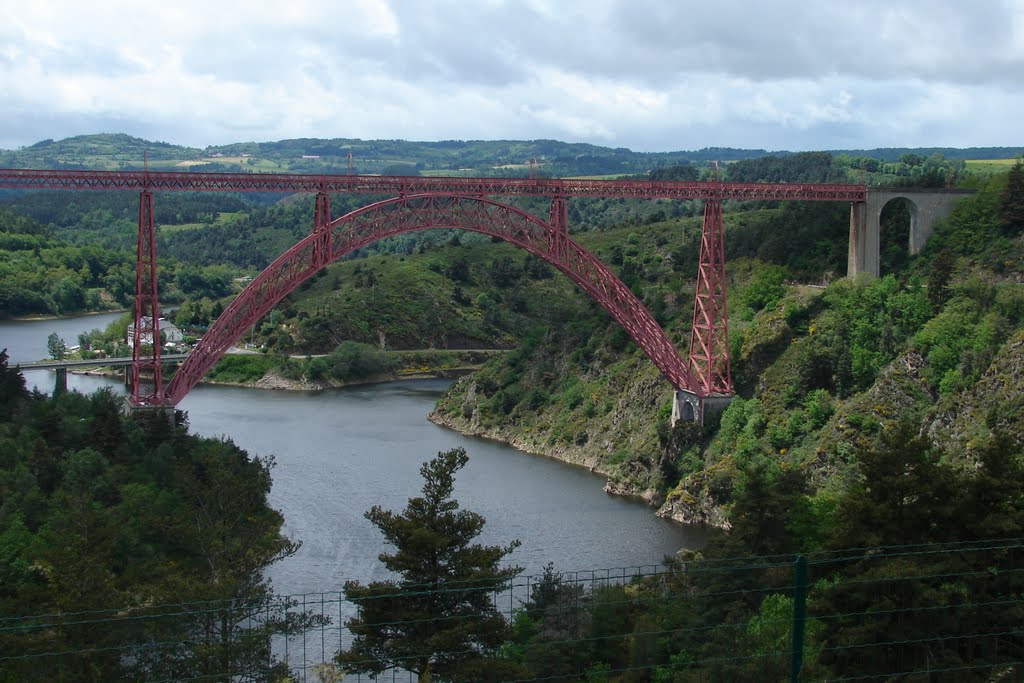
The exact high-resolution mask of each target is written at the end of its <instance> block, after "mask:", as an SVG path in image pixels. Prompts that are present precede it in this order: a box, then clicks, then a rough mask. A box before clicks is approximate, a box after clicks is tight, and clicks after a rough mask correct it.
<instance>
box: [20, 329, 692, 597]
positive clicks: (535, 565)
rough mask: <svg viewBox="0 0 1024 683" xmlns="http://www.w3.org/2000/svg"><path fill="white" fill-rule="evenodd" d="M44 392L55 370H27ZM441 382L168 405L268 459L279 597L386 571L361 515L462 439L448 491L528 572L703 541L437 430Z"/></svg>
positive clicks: (71, 381) (240, 391)
mask: <svg viewBox="0 0 1024 683" xmlns="http://www.w3.org/2000/svg"><path fill="white" fill-rule="evenodd" d="M116 317H117V314H103V315H98V316H83V317H79V318H68V319H62V320H43V321H29V322H23V321H17V322H11V321H4V322H0V348H3V347H7V348H8V353H9V355H10V357H11V362H12V364H14V363H17V362H19V361H21V362H28V361H31V360H39V359H41V358H44V357H46V355H47V353H46V337H47V335H49V334H50V333H51V332H57V333H58V334H59V335H60V336H61V337H63V338H64V339H65V340H66V341H67V343H68V344H69V345H71V344H73V343H76V340H77V335H78V334H79V333H80V332H84V331H87V330H90V329H93V328H96V327H101V328H102V327H104V326H106V325H107V324H108V323H109V322H110V321H111V320H113V319H114V318H116ZM25 376H26V380H27V382H28V384H29V385H30V386H38V387H39V389H40V390H43V391H47V392H49V391H50V390H51V389H52V386H53V377H54V375H53V372H52V371H45V370H33V371H28V372H26V373H25ZM68 386H69V389H73V390H77V391H81V392H85V393H89V392H92V391H94V390H96V389H98V388H100V387H103V386H111V387H113V388H114V389H115V390H116V391H118V392H122V393H123V392H124V387H123V385H122V383H121V382H119V381H117V380H113V379H108V378H102V377H90V376H82V375H69V376H68ZM447 386H448V380H412V381H402V382H394V383H388V384H376V385H364V386H357V387H348V388H343V389H334V390H328V391H323V392H282V391H268V390H260V389H247V388H237V387H224V386H215V385H201V386H199V387H196V388H195V389H194V390H193V391H192V392H191V393H190V394H189V395H188V396H187V397H186V398H185V399H184V400H183V401H182V403H181V404H180V405H179V406H178V407H179V408H180V409H182V410H185V411H187V412H188V414H189V420H190V424H191V431H192V432H193V433H197V434H203V435H206V436H223V437H227V438H230V439H231V440H232V441H234V442H235V443H236V444H238V445H239V446H241V447H242V448H244V449H246V450H247V451H249V452H250V453H252V454H255V455H261V456H271V455H272V456H273V457H274V459H275V462H276V465H275V468H274V470H273V478H274V483H273V488H272V490H271V494H270V502H271V504H272V505H273V506H274V507H275V508H277V509H279V510H281V512H282V513H283V514H284V518H285V533H286V534H287V535H288V536H289V537H291V538H293V539H295V540H299V541H301V542H302V547H301V548H300V550H299V551H298V552H297V553H296V554H295V555H294V556H292V557H290V558H287V559H285V560H283V561H282V562H279V563H278V564H276V565H275V566H273V567H272V568H271V569H270V571H269V576H270V578H271V580H272V581H273V584H274V587H275V589H276V590H277V592H278V593H279V594H286V595H287V594H298V593H309V592H318V591H332V590H338V589H339V588H340V587H341V585H342V584H343V583H344V581H345V580H347V579H356V580H359V581H368V580H373V579H377V578H382V577H383V576H384V570H383V568H382V567H381V565H380V563H379V562H378V561H377V555H378V554H379V553H380V552H382V551H383V550H384V549H385V546H384V544H383V539H382V537H381V535H380V533H379V532H378V531H377V530H376V529H375V528H374V527H373V526H372V525H371V524H370V523H369V521H367V520H366V519H365V518H364V517H363V514H364V512H365V511H366V510H368V509H369V508H370V507H371V506H373V505H380V506H382V507H384V508H385V509H394V510H399V509H401V508H402V507H404V505H405V502H406V500H407V499H408V498H409V497H410V496H414V495H417V494H418V493H419V491H420V486H421V483H422V480H421V478H420V475H419V466H420V465H421V464H422V463H423V462H424V461H426V460H428V459H429V458H430V457H432V456H433V455H434V454H435V453H437V452H438V451H442V450H447V449H450V448H454V447H457V446H461V447H463V448H465V449H466V451H467V452H468V453H469V456H470V458H469V464H468V465H467V466H466V468H465V469H464V470H463V471H461V472H460V473H459V475H458V478H457V484H456V494H455V495H456V498H457V499H458V500H459V502H460V503H461V504H462V506H463V507H464V508H467V509H470V510H474V511H476V512H479V513H481V514H482V515H484V517H485V518H486V519H487V524H486V526H485V527H484V533H483V535H482V539H481V540H483V541H484V542H487V543H494V544H505V543H508V542H509V541H511V540H513V539H518V540H520V541H521V542H522V545H521V547H519V548H518V549H517V550H516V551H515V552H514V553H513V554H512V555H511V556H509V558H508V560H509V561H510V562H513V563H515V564H518V565H520V566H522V567H523V568H524V569H525V572H526V573H527V574H539V573H540V572H541V571H542V569H543V567H544V565H545V564H547V563H548V562H552V563H554V566H555V567H556V568H557V569H558V570H561V571H577V570H580V571H586V570H591V569H603V568H613V567H630V566H635V565H646V564H657V563H659V562H660V561H661V560H662V558H663V557H664V556H665V555H666V554H669V553H673V552H674V551H676V550H678V549H679V548H682V547H697V546H699V545H702V544H703V542H704V541H705V539H706V538H707V535H708V532H706V531H704V530H701V529H697V528H693V527H686V526H682V525H679V524H676V523H673V522H670V521H667V520H663V519H659V518H657V517H655V516H654V514H653V511H652V510H651V509H650V508H649V507H647V506H646V505H644V504H643V503H640V502H637V501H633V500H627V499H624V498H620V497H616V496H611V495H608V494H606V493H604V491H603V490H602V486H603V484H604V481H603V479H602V477H600V476H598V475H595V474H593V473H591V472H589V471H587V470H584V469H581V468H578V467H574V466H570V465H567V464H564V463H561V462H559V461H556V460H553V459H550V458H545V457H541V456H534V455H528V454H525V453H522V452H520V451H517V450H515V449H513V448H510V447H508V446H505V445H504V444H500V443H495V442H492V441H487V440H483V439H477V438H473V437H466V436H463V435H461V434H458V433H456V432H452V431H449V430H446V429H443V428H441V427H438V426H436V425H434V424H432V423H430V422H428V421H427V419H426V416H427V414H428V413H429V412H430V410H431V408H432V407H433V405H434V403H435V402H436V401H437V399H438V398H439V397H440V396H441V394H442V393H443V391H444V390H445V388H446V387H447Z"/></svg>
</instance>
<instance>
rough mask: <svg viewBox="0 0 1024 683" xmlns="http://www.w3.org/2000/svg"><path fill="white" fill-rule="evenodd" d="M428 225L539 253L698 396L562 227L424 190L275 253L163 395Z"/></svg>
mask: <svg viewBox="0 0 1024 683" xmlns="http://www.w3.org/2000/svg"><path fill="white" fill-rule="evenodd" d="M562 225H563V226H564V222H562ZM430 228H461V229H463V230H470V231H473V232H480V233H483V234H486V235H491V236H493V237H498V238H501V239H503V240H505V241H506V242H510V243H512V244H514V245H516V246H518V247H521V248H523V249H526V250H527V251H529V252H531V253H533V254H535V255H537V256H539V257H540V258H543V259H544V260H545V261H547V262H548V263H550V264H551V265H553V266H554V267H555V268H557V269H558V270H560V271H561V272H562V273H564V274H565V275H566V276H567V277H569V279H570V280H572V281H573V282H575V283H576V284H577V285H578V286H579V287H580V288H581V289H582V290H583V291H584V292H585V293H587V294H588V295H589V296H591V297H592V298H593V299H594V300H595V301H597V302H598V303H599V304H600V305H601V306H602V307H603V308H604V309H605V310H606V311H607V312H608V313H609V314H610V315H611V316H612V318H613V319H614V320H615V321H616V322H617V323H619V325H621V326H622V327H623V329H625V331H626V332H627V333H628V334H629V336H630V337H631V338H632V339H633V340H634V341H635V342H636V344H637V346H639V347H640V348H641V349H642V350H643V352H644V353H645V354H646V355H647V357H648V358H650V359H651V361H652V362H653V363H654V364H655V365H656V366H657V367H658V369H659V370H661V372H662V374H664V375H665V377H666V378H667V379H668V380H669V382H671V383H672V385H673V386H674V387H675V388H676V389H686V390H689V391H691V392H698V394H699V395H703V390H702V389H701V385H700V384H699V383H698V382H697V381H696V380H695V379H694V377H693V375H692V374H691V373H690V370H689V367H688V363H687V361H686V360H685V359H684V358H682V357H681V356H680V355H679V352H678V350H677V349H676V348H675V345H674V344H672V342H671V341H670V340H669V338H668V335H666V334H665V331H664V330H662V329H661V326H660V325H658V323H657V322H656V321H655V320H654V318H653V316H651V314H650V312H648V311H647V309H646V308H645V307H644V305H643V304H642V303H641V302H640V300H639V299H637V297H636V295H634V294H633V293H632V292H631V291H630V290H629V288H628V287H626V285H625V284H623V283H622V281H621V280H619V278H617V277H616V276H615V275H614V274H613V273H612V272H611V271H610V270H609V269H608V267H607V266H605V265H604V264H603V263H602V262H601V261H600V260H599V259H598V258H597V257H596V256H594V255H593V254H591V253H590V252H589V251H587V250H586V249H584V248H583V247H582V246H580V245H579V244H577V243H576V242H575V241H574V240H572V239H571V238H570V237H569V234H568V232H567V231H566V230H565V229H564V228H563V229H561V230H560V229H558V228H556V227H554V226H552V225H551V224H548V223H545V222H544V221H541V220H539V219H538V218H535V217H534V216H531V215H529V214H527V213H526V212H524V211H521V210H519V209H516V208H515V207H512V206H508V205H507V204H501V203H499V202H495V201H492V200H490V199H486V198H483V197H469V196H462V195H434V194H423V195H410V196H404V197H396V198H394V199H387V200H384V201H380V202H376V203H374V204H370V205H368V206H365V207H363V208H361V209H357V210H355V211H352V212H350V213H348V214H346V215H344V216H342V217H341V218H338V219H336V220H334V221H331V222H330V223H328V224H326V225H323V226H322V227H320V228H318V229H317V230H316V231H315V232H314V233H313V234H311V235H309V236H307V237H306V238H304V239H302V240H301V241H299V242H298V243H296V244H295V245H294V246H292V247H291V248H290V249H288V251H286V252H285V253H283V254H282V255H281V256H279V257H278V258H277V259H275V260H274V262H273V263H271V264H270V265H269V266H267V267H266V268H265V269H264V270H263V272H261V273H260V274H259V275H258V276H257V277H256V278H255V279H254V280H253V281H252V282H251V283H249V285H248V286H247V287H246V288H245V289H243V290H242V292H241V293H239V295H238V296H237V297H235V299H234V301H232V302H231V304H229V305H228V307H227V308H226V309H225V310H224V312H223V313H222V314H221V316H220V317H219V318H218V319H217V320H216V321H215V322H214V324H213V325H211V326H210V329H209V330H208V331H207V333H206V334H205V335H203V339H202V341H200V343H199V344H198V345H197V346H196V348H195V349H194V350H193V351H192V353H190V354H189V357H188V359H187V360H186V361H185V363H183V364H182V366H181V367H180V368H179V369H178V372H177V373H175V375H174V377H173V378H172V380H171V381H170V383H169V384H168V385H167V389H166V392H165V396H166V399H167V401H168V402H169V403H170V404H172V405H176V404H177V403H178V402H179V401H181V399H182V398H184V396H185V395H186V394H187V393H188V391H189V390H190V389H191V388H192V387H193V386H195V385H196V384H197V383H198V382H199V380H200V379H202V376H203V375H204V374H206V371H207V370H209V369H210V368H211V367H212V366H213V365H214V363H216V362H217V360H218V359H220V357H221V356H222V355H224V353H225V352H226V351H227V350H228V348H230V346H231V345H232V344H234V343H235V342H236V341H237V340H238V339H239V338H241V336H242V335H243V334H244V333H245V332H246V330H248V329H249V327H251V326H252V325H253V324H254V323H255V322H256V321H258V320H259V319H260V318H262V317H263V315H265V314H266V313H267V312H268V311H269V310H270V309H271V308H273V307H274V306H275V305H276V304H277V303H278V302H279V301H280V300H281V299H283V298H284V297H285V296H287V295H288V294H289V293H290V292H291V291H292V290H294V289H295V288H296V287H298V286H299V285H300V284H301V283H302V282H304V281H305V280H307V279H308V278H309V277H311V276H312V275H313V274H314V273H316V272H317V271H319V270H320V269H321V268H323V267H324V266H326V265H328V264H329V263H331V262H333V261H335V260H337V259H339V258H341V257H343V256H345V255H346V254H349V253H351V252H353V251H355V250H356V249H359V248H361V247H364V246H366V245H368V244H370V243H372V242H376V241H377V240H380V239H383V238H385V237H390V236H392V235H398V234H401V233H405V232H412V231H416V230H426V229H430Z"/></svg>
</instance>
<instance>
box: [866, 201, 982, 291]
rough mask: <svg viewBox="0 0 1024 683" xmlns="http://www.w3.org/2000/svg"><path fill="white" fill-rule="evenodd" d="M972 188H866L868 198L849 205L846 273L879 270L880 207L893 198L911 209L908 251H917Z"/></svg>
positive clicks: (876, 273)
mask: <svg viewBox="0 0 1024 683" xmlns="http://www.w3.org/2000/svg"><path fill="white" fill-rule="evenodd" d="M973 193H974V192H973V190H934V189H920V188H913V187H902V188H892V187H872V188H868V192H867V200H866V201H864V202H854V203H853V204H851V205H850V251H849V257H848V258H849V260H848V261H847V269H846V273H847V275H848V276H849V277H855V276H857V275H860V274H861V273H870V274H871V275H874V276H875V277H878V276H879V275H881V273H880V272H879V260H880V251H881V231H882V230H881V218H882V210H883V209H884V208H885V207H886V206H887V205H888V204H889V202H892V201H898V200H903V201H905V202H906V203H907V205H908V208H909V209H910V243H909V244H908V245H907V248H908V250H909V251H910V253H911V254H916V253H918V252H919V251H921V248H922V247H924V245H925V242H927V241H928V238H929V237H930V236H931V234H932V230H934V229H935V223H936V222H937V221H938V220H939V219H940V218H946V217H948V216H949V214H950V213H951V212H952V211H953V207H954V206H955V205H956V203H957V202H958V201H960V200H961V199H963V198H964V197H965V196H966V195H970V194H973Z"/></svg>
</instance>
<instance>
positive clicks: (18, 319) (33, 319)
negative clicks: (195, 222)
mask: <svg viewBox="0 0 1024 683" xmlns="http://www.w3.org/2000/svg"><path fill="white" fill-rule="evenodd" d="M108 313H131V309H130V308H111V309H110V310H107V311H87V312H85V313H72V314H71V315H28V316H25V315H15V316H11V317H10V318H3V320H6V321H9V322H13V323H38V322H46V321H47V320H71V319H72V318H85V317H88V316H93V315H107V314H108Z"/></svg>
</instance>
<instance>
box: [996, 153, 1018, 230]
mask: <svg viewBox="0 0 1024 683" xmlns="http://www.w3.org/2000/svg"><path fill="white" fill-rule="evenodd" d="M999 203H1000V207H999V208H1000V213H1001V214H1002V222H1003V231H1004V232H1005V233H1006V234H1007V235H1009V236H1011V237H1012V236H1014V235H1018V234H1020V233H1021V231H1024V160H1022V159H1018V160H1017V163H1015V164H1014V165H1013V167H1012V168H1011V169H1010V174H1009V176H1008V177H1007V179H1006V188H1005V189H1004V190H1003V194H1002V196H1001V197H1000V202H999Z"/></svg>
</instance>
